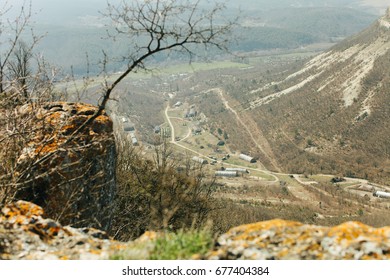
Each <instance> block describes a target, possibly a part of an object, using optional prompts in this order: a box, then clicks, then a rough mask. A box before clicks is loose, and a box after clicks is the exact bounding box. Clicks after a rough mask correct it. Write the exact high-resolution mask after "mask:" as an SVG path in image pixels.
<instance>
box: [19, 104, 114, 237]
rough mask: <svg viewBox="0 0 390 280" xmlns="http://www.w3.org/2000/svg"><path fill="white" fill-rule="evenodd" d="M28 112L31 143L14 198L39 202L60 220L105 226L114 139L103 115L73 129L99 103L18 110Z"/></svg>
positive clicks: (110, 198)
mask: <svg viewBox="0 0 390 280" xmlns="http://www.w3.org/2000/svg"><path fill="white" fill-rule="evenodd" d="M19 111H20V114H21V115H31V116H32V117H31V118H30V119H31V131H29V135H28V136H29V138H30V140H29V142H28V143H27V145H26V147H25V148H24V149H23V151H22V153H21V155H20V156H19V158H18V165H17V170H16V173H15V174H16V177H17V178H18V191H17V193H16V199H21V200H27V201H32V202H34V203H37V204H38V205H41V206H42V207H43V208H44V209H45V211H46V213H47V214H48V215H49V216H50V217H52V218H54V219H58V220H59V221H60V222H61V223H63V224H71V225H75V226H78V227H96V228H100V229H103V230H108V229H109V228H110V224H111V219H112V217H111V215H112V214H111V213H112V209H111V205H112V201H113V199H114V196H115V138H114V135H113V127H112V121H111V119H110V118H109V117H108V116H107V115H106V113H103V114H102V115H100V116H98V117H97V118H96V119H95V120H94V121H93V122H92V123H91V124H90V125H88V126H87V127H86V128H85V129H84V130H82V131H80V132H79V133H76V134H74V132H75V131H76V130H77V129H78V128H79V127H80V126H81V125H82V124H83V123H84V122H85V121H86V120H87V119H88V118H90V117H91V115H93V114H94V113H95V112H96V111H97V107H95V106H92V105H88V104H81V103H66V102H54V103H47V104H43V105H39V106H38V105H35V104H29V105H25V106H23V107H21V108H20V109H19Z"/></svg>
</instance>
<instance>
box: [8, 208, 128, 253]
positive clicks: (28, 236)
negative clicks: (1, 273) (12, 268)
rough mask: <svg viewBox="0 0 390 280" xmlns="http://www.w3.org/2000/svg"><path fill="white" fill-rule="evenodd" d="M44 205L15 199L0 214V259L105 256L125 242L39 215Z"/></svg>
mask: <svg viewBox="0 0 390 280" xmlns="http://www.w3.org/2000/svg"><path fill="white" fill-rule="evenodd" d="M42 215H43V209H42V208H41V207H39V206H37V205H35V204H33V203H29V202H26V201H18V202H15V203H13V204H10V205H8V206H6V207H4V208H3V209H2V211H1V214H0V259H51V260H60V259H108V258H109V256H110V255H111V254H113V252H115V251H118V250H121V249H122V248H125V247H126V244H125V243H121V242H118V241H114V240H110V239H109V238H108V236H107V234H106V233H105V232H102V231H100V230H96V229H93V228H80V229H76V228H72V227H69V226H65V227H63V226H62V225H61V224H60V223H58V222H56V221H54V220H52V219H44V218H43V217H42Z"/></svg>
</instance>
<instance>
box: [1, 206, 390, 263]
mask: <svg viewBox="0 0 390 280" xmlns="http://www.w3.org/2000/svg"><path fill="white" fill-rule="evenodd" d="M43 214H44V213H43V210H42V208H41V207H39V206H37V205H35V204H32V203H29V202H25V201H18V202H16V203H13V204H10V205H8V206H6V207H4V208H3V209H2V211H1V213H0V259H109V258H113V257H115V256H116V255H126V256H129V257H131V258H133V259H144V258H148V255H149V254H148V252H150V251H151V250H153V242H154V241H153V240H154V239H153V236H154V237H155V236H156V234H150V233H149V234H146V235H145V236H143V237H141V238H140V239H138V240H136V241H132V242H128V243H122V242H118V241H115V240H112V239H109V237H108V236H107V235H106V234H105V233H104V232H102V231H99V230H96V229H91V228H79V229H76V228H72V227H69V226H61V224H60V223H58V222H56V221H54V220H52V219H44V218H43V217H42V215H43ZM124 251H125V254H122V252H124ZM194 258H202V259H231V260H235V259H336V260H337V259H390V227H385V228H379V229H375V228H371V227H368V226H366V225H363V224H361V223H357V222H348V223H344V224H341V225H339V226H336V227H333V228H328V227H321V226H315V225H305V224H301V223H297V222H292V221H284V220H271V221H266V222H260V223H256V224H249V225H242V226H239V227H236V228H233V229H231V230H230V231H229V232H227V233H226V234H223V235H221V236H220V237H219V238H218V239H217V241H216V243H215V245H214V248H212V249H211V250H210V252H209V253H207V254H206V255H204V256H199V255H197V256H194Z"/></svg>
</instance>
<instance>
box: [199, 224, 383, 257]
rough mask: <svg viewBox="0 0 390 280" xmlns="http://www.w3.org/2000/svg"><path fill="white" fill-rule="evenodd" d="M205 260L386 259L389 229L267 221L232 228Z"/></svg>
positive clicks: (353, 225)
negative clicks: (330, 226)
mask: <svg viewBox="0 0 390 280" xmlns="http://www.w3.org/2000/svg"><path fill="white" fill-rule="evenodd" d="M206 258H207V259H224V260H226V259H234V260H236V259H243V260H255V259H268V260H289V259H293V260H299V259H310V260H312V259H319V260H339V259H349V260H359V259H363V260H368V259H380V260H381V259H390V227H385V228H378V229H376V228H372V227H369V226H366V225H364V224H362V223H359V222H347V223H344V224H341V225H339V226H336V227H333V228H329V227H322V226H315V225H305V224H301V223H298V222H292V221H284V220H271V221H266V222H260V223H256V224H249V225H242V226H239V227H235V228H233V229H231V230H229V232H227V233H226V234H223V235H222V236H220V237H219V238H218V240H217V245H216V248H215V249H214V250H213V251H212V252H210V253H209V254H208V255H207V256H206Z"/></svg>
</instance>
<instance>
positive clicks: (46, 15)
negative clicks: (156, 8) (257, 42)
mask: <svg viewBox="0 0 390 280" xmlns="http://www.w3.org/2000/svg"><path fill="white" fill-rule="evenodd" d="M108 1H109V2H110V3H118V2H120V1H121V0H108ZM194 1H195V0H194ZM202 1H208V2H209V1H210V0H202ZM28 2H29V0H0V9H2V8H3V6H4V3H8V6H10V5H12V6H13V7H14V8H16V9H13V10H14V11H16V10H17V9H18V8H20V7H21V5H22V3H28ZM228 2H229V3H230V4H229V5H230V6H238V5H239V6H241V8H243V9H244V10H245V9H249V8H254V7H255V8H257V9H262V7H265V6H267V7H270V6H275V7H278V8H280V7H285V6H295V7H299V6H327V5H331V6H332V5H352V4H353V3H355V4H356V3H359V4H361V5H368V6H375V7H382V9H381V12H383V9H384V7H386V6H390V0H272V1H271V0H228ZM106 3H107V0H32V7H33V11H34V12H35V13H36V15H35V16H34V19H35V21H36V22H38V23H47V24H63V23H70V22H71V21H74V20H77V19H78V18H79V17H80V16H86V15H92V16H96V15H98V11H103V10H104V9H105V7H106V5H107V4H106ZM8 15H9V16H10V17H12V16H14V14H12V13H11V12H10V13H8Z"/></svg>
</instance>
